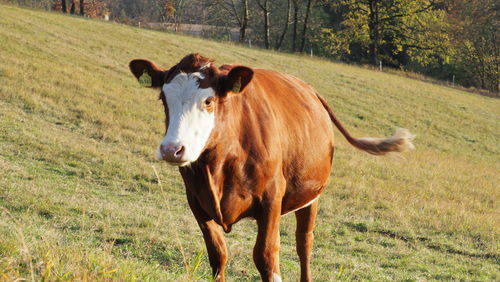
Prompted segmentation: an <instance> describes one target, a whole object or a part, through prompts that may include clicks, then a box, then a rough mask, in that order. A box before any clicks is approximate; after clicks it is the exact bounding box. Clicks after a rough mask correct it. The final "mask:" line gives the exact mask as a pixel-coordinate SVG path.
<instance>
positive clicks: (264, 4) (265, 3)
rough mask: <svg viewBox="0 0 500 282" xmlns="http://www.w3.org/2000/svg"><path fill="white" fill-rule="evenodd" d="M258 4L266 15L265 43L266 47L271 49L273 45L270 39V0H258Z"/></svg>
mask: <svg viewBox="0 0 500 282" xmlns="http://www.w3.org/2000/svg"><path fill="white" fill-rule="evenodd" d="M256 1H257V4H258V5H259V7H260V9H261V10H262V14H263V15H264V45H265V47H266V49H269V48H270V47H271V45H270V43H269V41H270V37H271V35H270V31H269V30H270V25H271V24H270V21H269V14H270V12H269V1H268V0H263V2H262V3H261V0H256Z"/></svg>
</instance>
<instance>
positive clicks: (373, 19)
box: [368, 0, 380, 66]
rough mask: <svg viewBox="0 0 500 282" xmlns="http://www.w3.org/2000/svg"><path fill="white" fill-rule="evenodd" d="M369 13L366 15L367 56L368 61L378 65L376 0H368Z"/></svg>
mask: <svg viewBox="0 0 500 282" xmlns="http://www.w3.org/2000/svg"><path fill="white" fill-rule="evenodd" d="M369 6H370V14H369V15H368V30H369V34H370V46H369V50H368V52H369V57H370V63H371V64H373V65H374V66H377V65H378V61H379V60H378V52H379V40H380V39H379V26H378V24H379V22H378V0H370V3H369Z"/></svg>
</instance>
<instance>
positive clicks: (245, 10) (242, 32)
mask: <svg viewBox="0 0 500 282" xmlns="http://www.w3.org/2000/svg"><path fill="white" fill-rule="evenodd" d="M242 2H243V3H242V4H243V19H242V21H241V26H240V43H244V42H245V35H246V30H247V26H248V20H249V18H250V16H249V13H248V0H243V1H242Z"/></svg>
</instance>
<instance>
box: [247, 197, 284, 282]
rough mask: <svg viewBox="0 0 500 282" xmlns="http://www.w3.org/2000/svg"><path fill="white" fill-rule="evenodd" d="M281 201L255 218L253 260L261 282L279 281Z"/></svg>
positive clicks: (266, 208)
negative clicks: (255, 237)
mask: <svg viewBox="0 0 500 282" xmlns="http://www.w3.org/2000/svg"><path fill="white" fill-rule="evenodd" d="M280 216H281V200H279V201H275V203H274V205H273V206H271V207H265V208H264V210H263V211H262V213H260V215H259V216H258V218H257V226H258V234H257V242H256V244H255V247H254V249H253V259H254V262H255V265H256V266H257V269H258V270H259V272H260V276H261V277H262V281H265V282H267V281H274V282H277V281H281V277H280V270H279V245H280V237H279V236H280V234H279V229H280V227H279V225H280Z"/></svg>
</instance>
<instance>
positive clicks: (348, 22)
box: [324, 0, 448, 66]
mask: <svg viewBox="0 0 500 282" xmlns="http://www.w3.org/2000/svg"><path fill="white" fill-rule="evenodd" d="M441 4H442V2H441V1H440V0H340V1H335V2H332V5H336V6H342V8H343V9H346V11H347V12H346V13H345V14H344V19H343V21H342V22H341V28H340V30H336V31H335V30H332V29H326V30H325V31H324V32H325V36H324V39H326V40H330V41H331V45H333V46H336V47H338V50H333V49H332V51H333V52H336V53H337V55H347V56H348V55H349V54H350V52H351V51H352V47H357V48H358V47H359V48H360V50H361V51H360V52H361V53H363V52H365V51H366V55H367V58H366V59H367V61H368V62H369V63H371V64H373V65H378V63H379V62H380V60H381V59H383V60H384V61H386V63H388V64H391V65H394V66H398V65H404V64H405V63H407V62H406V61H407V60H406V59H405V58H407V57H408V56H410V57H412V59H415V60H417V61H419V63H421V64H428V63H429V62H430V60H432V59H435V54H436V52H435V51H436V50H440V52H441V53H442V52H443V50H444V49H445V48H446V43H447V42H448V40H447V36H446V33H445V32H444V29H443V24H444V18H445V11H444V10H443V9H442V8H441V6H440V5H441Z"/></svg>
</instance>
